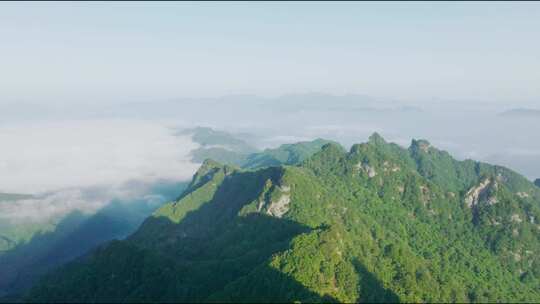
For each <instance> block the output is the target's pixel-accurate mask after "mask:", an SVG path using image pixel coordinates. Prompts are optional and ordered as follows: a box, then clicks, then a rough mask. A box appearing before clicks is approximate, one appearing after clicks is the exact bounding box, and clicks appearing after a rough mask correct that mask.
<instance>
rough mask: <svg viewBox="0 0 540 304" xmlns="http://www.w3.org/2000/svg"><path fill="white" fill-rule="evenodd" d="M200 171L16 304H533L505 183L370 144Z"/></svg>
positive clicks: (534, 199) (518, 222)
mask: <svg viewBox="0 0 540 304" xmlns="http://www.w3.org/2000/svg"><path fill="white" fill-rule="evenodd" d="M359 164H360V166H359ZM362 164H368V165H369V166H370V168H372V169H373V170H375V172H376V175H372V176H370V174H369V170H367V171H366V170H365V169H364V167H363V166H362ZM397 168H399V169H397ZM199 171H200V172H197V174H195V176H194V179H193V182H192V184H191V186H190V188H188V189H187V190H186V192H185V193H184V194H183V195H182V196H181V197H180V198H179V200H178V201H175V202H171V203H170V204H167V205H165V206H164V207H162V208H161V209H159V210H158V211H156V213H155V214H154V216H152V217H150V218H149V219H147V220H146V221H145V223H144V224H143V225H142V226H141V228H140V229H139V230H138V231H137V232H136V233H135V234H134V235H132V236H131V237H130V238H129V239H128V240H126V241H122V242H115V243H113V244H111V245H109V246H105V247H103V248H100V249H99V250H97V251H96V252H94V253H93V254H91V255H89V256H88V257H87V258H86V259H85V260H82V261H79V262H78V263H73V264H70V265H69V266H67V267H64V268H63V269H60V270H59V271H57V272H55V273H53V274H51V276H50V277H49V278H48V279H47V280H45V281H43V283H42V284H40V285H38V286H37V287H36V288H35V289H34V290H33V291H32V292H31V294H30V295H29V297H28V300H37V301H69V300H78V301H98V302H99V301H113V302H120V301H124V302H125V301H145V300H146V301H149V300H152V301H176V302H201V301H202V302H208V301H218V302H238V301H250V302H293V301H302V302H334V301H340V302H385V301H386V302H398V301H404V302H470V301H473V302H492V301H511V302H517V301H528V302H538V301H540V282H539V280H538V278H539V277H540V268H539V267H540V262H539V258H538V256H539V255H538V254H537V253H538V252H539V251H540V245H539V243H540V239H539V238H540V234H539V233H540V228H537V227H540V226H538V223H537V219H538V217H539V216H540V210H539V203H538V202H539V201H540V190H539V189H537V188H536V187H534V186H533V185H532V183H530V182H528V181H527V180H526V179H524V178H523V177H521V176H519V175H517V174H516V173H513V172H512V171H510V170H508V169H505V168H502V167H497V166H490V165H488V164H482V163H478V162H473V161H464V162H460V161H457V160H454V159H453V158H451V157H450V156H449V155H448V154H447V153H446V152H444V151H439V150H437V149H436V148H434V147H431V146H427V147H426V145H424V144H423V143H422V142H416V144H415V143H414V142H413V145H411V147H410V148H409V149H403V148H401V147H399V146H398V145H395V144H392V143H387V142H386V141H384V139H383V138H382V137H380V136H379V135H377V134H374V136H372V137H371V138H370V140H369V141H368V142H367V143H363V144H358V145H353V147H351V150H350V151H348V152H347V151H344V150H343V148H342V147H340V146H339V145H334V144H327V145H324V146H323V147H322V149H321V150H320V151H319V152H317V153H315V154H314V155H312V156H311V157H309V158H307V159H306V160H305V161H303V162H302V163H301V164H297V165H295V166H277V167H270V168H265V169H259V170H250V171H244V170H240V169H238V168H230V167H229V168H227V167H226V166H224V165H220V164H218V163H215V162H210V161H208V162H206V163H205V165H204V166H202V167H201V169H200V170H199ZM520 192H522V193H527V194H529V196H527V197H526V196H523V195H518V194H517V193H520ZM492 197H496V199H497V203H489V202H490V198H492ZM464 202H465V203H464ZM468 202H469V203H468ZM492 202H493V201H492ZM468 206H470V207H471V208H469V207H468ZM496 223H498V224H496Z"/></svg>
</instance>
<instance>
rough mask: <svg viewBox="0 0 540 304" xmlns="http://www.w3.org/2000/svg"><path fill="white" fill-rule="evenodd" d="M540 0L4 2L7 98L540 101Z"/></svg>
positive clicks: (2, 57)
mask: <svg viewBox="0 0 540 304" xmlns="http://www.w3.org/2000/svg"><path fill="white" fill-rule="evenodd" d="M538 37H540V3H539V2H522V3H518V2H505V3H501V2H490V3H486V2H483V3H465V2H460V3H449V2H448V3H427V2H419V3H410V2H407V3H405V2H404V3H399V2H395V3H390V2H385V3H352V2H343V3H336V2H332V3H327V2H312V3H306V2H303V3H289V2H275V3H245V2H242V3H216V2H214V3H171V2H166V3H138V2H136V3H126V2H121V3H90V2H88V3H65V2H62V3H29V2H25V3H15V2H13V3H9V2H3V3H0V103H10V102H19V101H30V102H44V103H52V102H78V101H86V102H90V101H91V102H111V101H132V100H156V99H168V98H175V97H186V96H192V97H197V96H219V95H226V94H248V93H249V94H259V95H266V96H268V95H270V96H272V95H280V94H285V93H291V92H299V93H300V92H309V91H317V92H326V93H333V94H343V93H364V94H369V95H375V96H382V97H393V98H399V99H402V100H413V99H414V100H430V99H431V98H434V97H436V98H446V99H472V100H480V101H487V102H493V103H501V104H504V103H509V104H513V103H517V104H519V105H532V106H534V105H538V104H539V100H540V86H539V85H538V80H539V79H540V56H539V54H540V39H538Z"/></svg>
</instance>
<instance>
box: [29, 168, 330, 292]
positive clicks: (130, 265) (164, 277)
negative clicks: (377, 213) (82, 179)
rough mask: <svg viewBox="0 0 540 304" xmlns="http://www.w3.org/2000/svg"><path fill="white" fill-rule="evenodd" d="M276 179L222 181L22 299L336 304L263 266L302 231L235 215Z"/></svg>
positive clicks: (248, 175) (274, 172) (265, 175)
mask: <svg viewBox="0 0 540 304" xmlns="http://www.w3.org/2000/svg"><path fill="white" fill-rule="evenodd" d="M279 172H280V171H279V168H268V169H265V170H262V171H259V172H258V173H257V172H235V173H232V174H230V175H228V176H227V177H226V178H225V180H224V181H223V182H222V184H221V185H220V186H219V187H218V189H217V191H216V192H215V193H214V195H213V198H212V199H211V200H210V201H209V202H206V203H204V204H203V205H202V206H200V207H199V208H198V209H196V210H194V211H190V212H188V213H187V214H186V215H185V217H184V218H183V219H182V220H181V221H180V222H179V223H175V222H173V221H171V220H170V219H169V218H167V217H164V216H160V217H150V218H148V219H147V220H146V221H145V223H144V224H143V225H142V226H141V228H140V229H139V231H138V232H137V233H135V234H134V235H133V236H132V237H130V238H129V239H127V240H126V241H114V242H112V243H110V244H108V245H106V246H103V247H101V248H98V249H97V250H95V251H94V252H93V253H92V254H91V255H89V256H86V257H85V258H83V259H79V260H78V261H76V262H74V263H69V264H68V265H66V266H64V267H62V268H61V269H60V270H59V271H55V272H53V273H52V274H51V275H49V276H48V277H47V279H45V280H43V281H42V283H41V284H38V286H36V288H34V289H33V290H32V291H31V293H30V294H29V297H28V298H27V300H28V301H39V302H43V301H45V302H71V301H74V302H141V301H144V302H147V301H152V302H154V301H159V302H206V301H210V300H213V301H217V302H223V301H231V302H238V301H240V300H244V301H245V300H248V299H249V301H250V302H253V301H254V302H291V301H295V300H300V301H304V302H336V300H335V299H333V298H331V297H321V296H319V295H317V294H316V293H315V292H313V291H310V290H308V289H307V288H306V287H305V286H303V285H302V284H301V283H299V282H297V281H296V280H294V279H293V278H291V277H289V276H288V275H286V274H283V273H280V272H279V271H277V270H275V269H273V268H271V267H270V266H269V265H268V262H269V260H270V258H271V257H272V255H274V254H276V253H278V252H282V251H284V250H287V249H288V248H290V241H291V240H292V239H293V238H294V237H295V236H297V235H299V234H301V233H307V232H309V231H311V229H310V228H309V227H307V226H304V225H301V224H299V223H297V222H294V221H290V220H287V219H282V218H276V217H271V216H268V215H265V214H261V213H249V214H246V215H243V216H239V215H238V212H239V211H240V209H241V208H242V207H243V206H245V205H246V204H248V203H250V202H252V201H254V200H255V199H257V197H258V196H259V195H260V194H261V193H262V191H263V190H262V189H264V185H265V182H266V180H267V179H271V180H272V181H273V182H276V179H277V178H279ZM210 182H211V181H210ZM258 274H259V275H258ZM230 286H233V287H230Z"/></svg>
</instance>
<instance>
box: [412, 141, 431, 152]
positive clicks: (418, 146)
mask: <svg viewBox="0 0 540 304" xmlns="http://www.w3.org/2000/svg"><path fill="white" fill-rule="evenodd" d="M429 148H431V144H430V143H429V141H427V140H425V139H413V140H412V142H411V149H413V150H416V151H418V150H420V151H423V152H428V150H429Z"/></svg>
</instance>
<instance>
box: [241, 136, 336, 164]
mask: <svg viewBox="0 0 540 304" xmlns="http://www.w3.org/2000/svg"><path fill="white" fill-rule="evenodd" d="M329 143H332V144H336V145H338V144H337V143H336V142H334V141H330V140H326V139H321V138H317V139H315V140H313V141H303V142H298V143H295V144H284V145H281V146H279V147H278V148H275V149H265V150H264V151H263V152H259V153H252V154H250V155H248V156H247V157H246V159H245V161H244V162H243V163H240V164H238V165H240V166H241V167H242V168H251V169H256V168H262V167H268V166H279V165H294V164H297V163H300V162H302V161H304V160H305V159H307V158H309V157H310V156H312V155H313V154H315V153H317V152H318V151H320V150H321V148H322V147H323V146H324V145H326V144H329Z"/></svg>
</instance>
